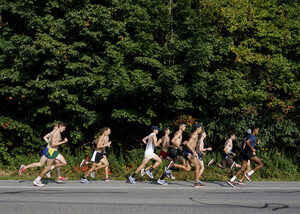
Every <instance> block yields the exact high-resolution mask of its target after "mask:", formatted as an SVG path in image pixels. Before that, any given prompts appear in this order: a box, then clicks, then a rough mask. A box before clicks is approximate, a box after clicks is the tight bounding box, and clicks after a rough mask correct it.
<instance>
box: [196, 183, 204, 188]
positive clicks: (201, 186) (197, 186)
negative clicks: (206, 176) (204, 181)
mask: <svg viewBox="0 0 300 214" xmlns="http://www.w3.org/2000/svg"><path fill="white" fill-rule="evenodd" d="M194 187H195V188H203V187H204V186H203V185H201V184H200V183H199V182H198V183H195V185H194Z"/></svg>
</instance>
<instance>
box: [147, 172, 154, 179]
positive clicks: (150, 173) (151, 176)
mask: <svg viewBox="0 0 300 214" xmlns="http://www.w3.org/2000/svg"><path fill="white" fill-rule="evenodd" d="M146 174H147V175H148V176H149V178H151V179H153V178H154V176H153V175H152V172H150V171H149V170H147V172H146Z"/></svg>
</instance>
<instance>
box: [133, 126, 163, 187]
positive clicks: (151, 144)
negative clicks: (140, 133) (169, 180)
mask: <svg viewBox="0 0 300 214" xmlns="http://www.w3.org/2000/svg"><path fill="white" fill-rule="evenodd" d="M151 130H152V131H153V132H152V133H151V134H150V135H148V136H146V137H144V138H143V142H144V143H145V144H146V145H147V146H146V150H145V154H144V159H143V162H142V164H141V165H140V166H139V167H138V168H137V169H136V170H135V172H134V173H133V174H132V175H130V176H129V178H128V179H129V181H130V183H132V184H135V183H136V182H135V176H136V174H138V173H139V172H140V171H141V170H142V169H143V168H144V167H145V165H146V164H147V163H148V162H149V160H151V159H153V160H155V161H156V162H155V164H154V166H153V167H152V168H151V169H150V170H148V171H147V172H146V173H147V174H148V176H149V177H150V178H154V177H153V175H152V171H153V170H154V169H155V168H156V167H158V166H159V165H160V164H161V163H162V161H161V159H160V158H159V157H158V155H157V154H155V153H154V149H155V147H157V146H158V143H157V137H156V135H157V134H158V132H159V128H158V127H157V126H152V127H151ZM146 140H147V142H146Z"/></svg>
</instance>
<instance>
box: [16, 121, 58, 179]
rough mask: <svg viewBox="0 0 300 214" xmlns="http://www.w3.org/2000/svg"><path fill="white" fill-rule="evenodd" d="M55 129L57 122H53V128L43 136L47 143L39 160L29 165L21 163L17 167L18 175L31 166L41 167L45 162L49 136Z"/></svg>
mask: <svg viewBox="0 0 300 214" xmlns="http://www.w3.org/2000/svg"><path fill="white" fill-rule="evenodd" d="M57 129H58V124H57V123H54V125H53V130H52V131H51V132H50V133H48V134H46V135H45V136H44V138H43V139H44V140H45V141H46V143H47V144H48V145H47V147H45V148H44V149H43V152H42V156H41V159H40V161H39V162H37V163H32V164H29V165H27V166H26V165H24V164H22V165H21V167H20V169H19V175H22V173H23V172H25V170H26V169H29V168H33V167H42V166H43V165H44V164H45V162H46V160H47V157H46V154H47V151H48V146H49V143H50V136H51V135H52V134H53V133H54V132H55V131H56V130H57Z"/></svg>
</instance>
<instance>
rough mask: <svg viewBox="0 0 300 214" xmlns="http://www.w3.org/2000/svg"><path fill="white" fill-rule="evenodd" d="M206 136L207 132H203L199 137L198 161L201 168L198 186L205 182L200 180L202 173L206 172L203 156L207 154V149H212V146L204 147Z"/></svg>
mask: <svg viewBox="0 0 300 214" xmlns="http://www.w3.org/2000/svg"><path fill="white" fill-rule="evenodd" d="M205 138H206V133H205V132H202V134H201V137H200V139H199V142H198V144H197V154H198V162H199V166H200V169H199V182H198V183H199V185H200V186H199V185H198V186H197V187H201V186H203V184H202V182H201V180H200V178H201V176H202V174H203V172H204V169H205V167H204V162H203V160H202V156H204V155H205V153H204V152H205V151H212V148H211V147H207V148H204V140H205ZM195 182H196V181H195Z"/></svg>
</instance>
